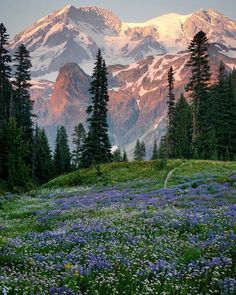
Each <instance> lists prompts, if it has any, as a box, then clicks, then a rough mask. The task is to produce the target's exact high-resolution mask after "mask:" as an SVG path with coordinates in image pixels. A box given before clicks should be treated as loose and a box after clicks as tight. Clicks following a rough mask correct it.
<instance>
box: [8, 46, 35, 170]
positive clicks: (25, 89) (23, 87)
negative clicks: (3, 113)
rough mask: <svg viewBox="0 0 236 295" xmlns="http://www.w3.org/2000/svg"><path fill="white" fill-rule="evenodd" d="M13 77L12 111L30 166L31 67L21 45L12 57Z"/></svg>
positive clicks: (26, 51)
mask: <svg viewBox="0 0 236 295" xmlns="http://www.w3.org/2000/svg"><path fill="white" fill-rule="evenodd" d="M13 60H14V62H15V64H14V66H15V75H14V76H15V77H14V81H13V85H14V96H13V111H12V114H13V116H14V117H15V118H16V121H17V124H18V126H19V127H20V128H22V131H23V139H24V142H25V144H26V145H27V146H28V151H29V153H28V156H27V157H26V159H25V160H26V163H27V164H28V165H29V166H32V155H33V154H32V153H33V121H32V118H33V101H32V100H31V99H30V93H29V89H30V86H31V84H30V83H29V82H30V80H31V76H30V69H31V67H32V65H31V61H30V55H29V52H28V50H27V49H26V47H25V46H24V45H23V44H22V45H20V46H19V48H18V49H17V50H16V52H15V55H14V59H13Z"/></svg>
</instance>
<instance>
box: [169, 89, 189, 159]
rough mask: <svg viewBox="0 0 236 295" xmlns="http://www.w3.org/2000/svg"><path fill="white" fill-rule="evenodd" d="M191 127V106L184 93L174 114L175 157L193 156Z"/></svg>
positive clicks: (186, 157) (187, 157)
mask: <svg viewBox="0 0 236 295" xmlns="http://www.w3.org/2000/svg"><path fill="white" fill-rule="evenodd" d="M191 129H192V113H191V108H190V106H189V104H188V102H187V101H186V99H185V97H184V96H183V94H182V95H181V97H180V99H179V100H178V102H177V103H176V107H175V111H174V115H173V140H174V149H173V157H174V158H185V159H189V158H191Z"/></svg>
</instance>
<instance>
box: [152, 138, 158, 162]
mask: <svg viewBox="0 0 236 295" xmlns="http://www.w3.org/2000/svg"><path fill="white" fill-rule="evenodd" d="M157 159H158V149H157V141H156V139H155V140H154V145H153V150H152V157H151V160H157Z"/></svg>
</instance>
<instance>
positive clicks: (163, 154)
mask: <svg viewBox="0 0 236 295" xmlns="http://www.w3.org/2000/svg"><path fill="white" fill-rule="evenodd" d="M158 158H160V159H167V158H168V154H167V146H166V137H165V136H162V138H161V142H160V146H159V149H158Z"/></svg>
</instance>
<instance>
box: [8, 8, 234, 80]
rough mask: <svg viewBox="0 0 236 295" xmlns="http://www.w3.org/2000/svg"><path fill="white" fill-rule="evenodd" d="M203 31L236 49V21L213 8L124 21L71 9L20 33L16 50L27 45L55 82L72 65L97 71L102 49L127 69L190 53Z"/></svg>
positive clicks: (36, 66)
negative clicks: (191, 43)
mask: <svg viewBox="0 0 236 295" xmlns="http://www.w3.org/2000/svg"><path fill="white" fill-rule="evenodd" d="M199 30H204V32H206V34H207V36H208V37H209V41H210V42H217V43H220V44H223V45H225V46H226V47H228V48H230V47H233V48H234V47H236V22H235V21H233V20H230V19H228V18H227V17H225V16H224V15H222V14H220V13H218V12H216V11H214V10H211V9H210V10H207V11H205V10H199V11H196V12H194V13H192V14H189V15H179V14H174V13H171V14H167V15H163V16H160V17H157V18H154V19H151V20H148V21H146V22H144V23H122V22H121V20H120V19H119V18H118V17H117V16H115V15H114V14H113V13H112V12H111V11H108V10H106V9H103V8H99V7H96V6H90V7H79V8H76V7H74V6H71V5H69V6H66V7H64V8H63V9H60V10H57V11H54V12H52V13H51V14H49V15H48V16H46V17H44V18H42V19H40V20H38V21H37V22H36V23H34V24H33V25H32V26H31V27H29V28H28V29H26V30H25V31H23V32H21V33H19V34H18V35H16V36H15V38H14V39H13V40H12V41H11V44H10V49H11V50H15V49H16V48H17V47H18V46H19V45H20V44H21V43H24V44H25V45H26V47H27V48H28V49H29V50H30V52H31V57H32V64H33V69H32V75H33V77H40V78H42V77H43V78H44V79H49V80H53V81H55V79H56V76H57V73H58V70H59V68H60V67H61V66H63V65H64V64H65V63H67V62H76V63H78V64H79V65H80V67H81V68H82V69H83V70H84V71H85V72H86V73H91V69H92V67H93V62H94V57H95V55H96V53H97V50H98V48H101V50H102V53H103V55H104V57H105V59H106V62H107V64H108V65H114V64H123V65H126V64H130V63H133V62H135V61H139V60H142V59H144V58H146V57H147V56H150V55H154V56H156V55H160V54H165V53H172V54H173V53H177V52H178V51H180V50H184V49H186V47H187V45H188V44H189V41H190V40H191V39H192V37H193V36H194V35H195V34H196V33H197V32H198V31H199Z"/></svg>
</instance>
